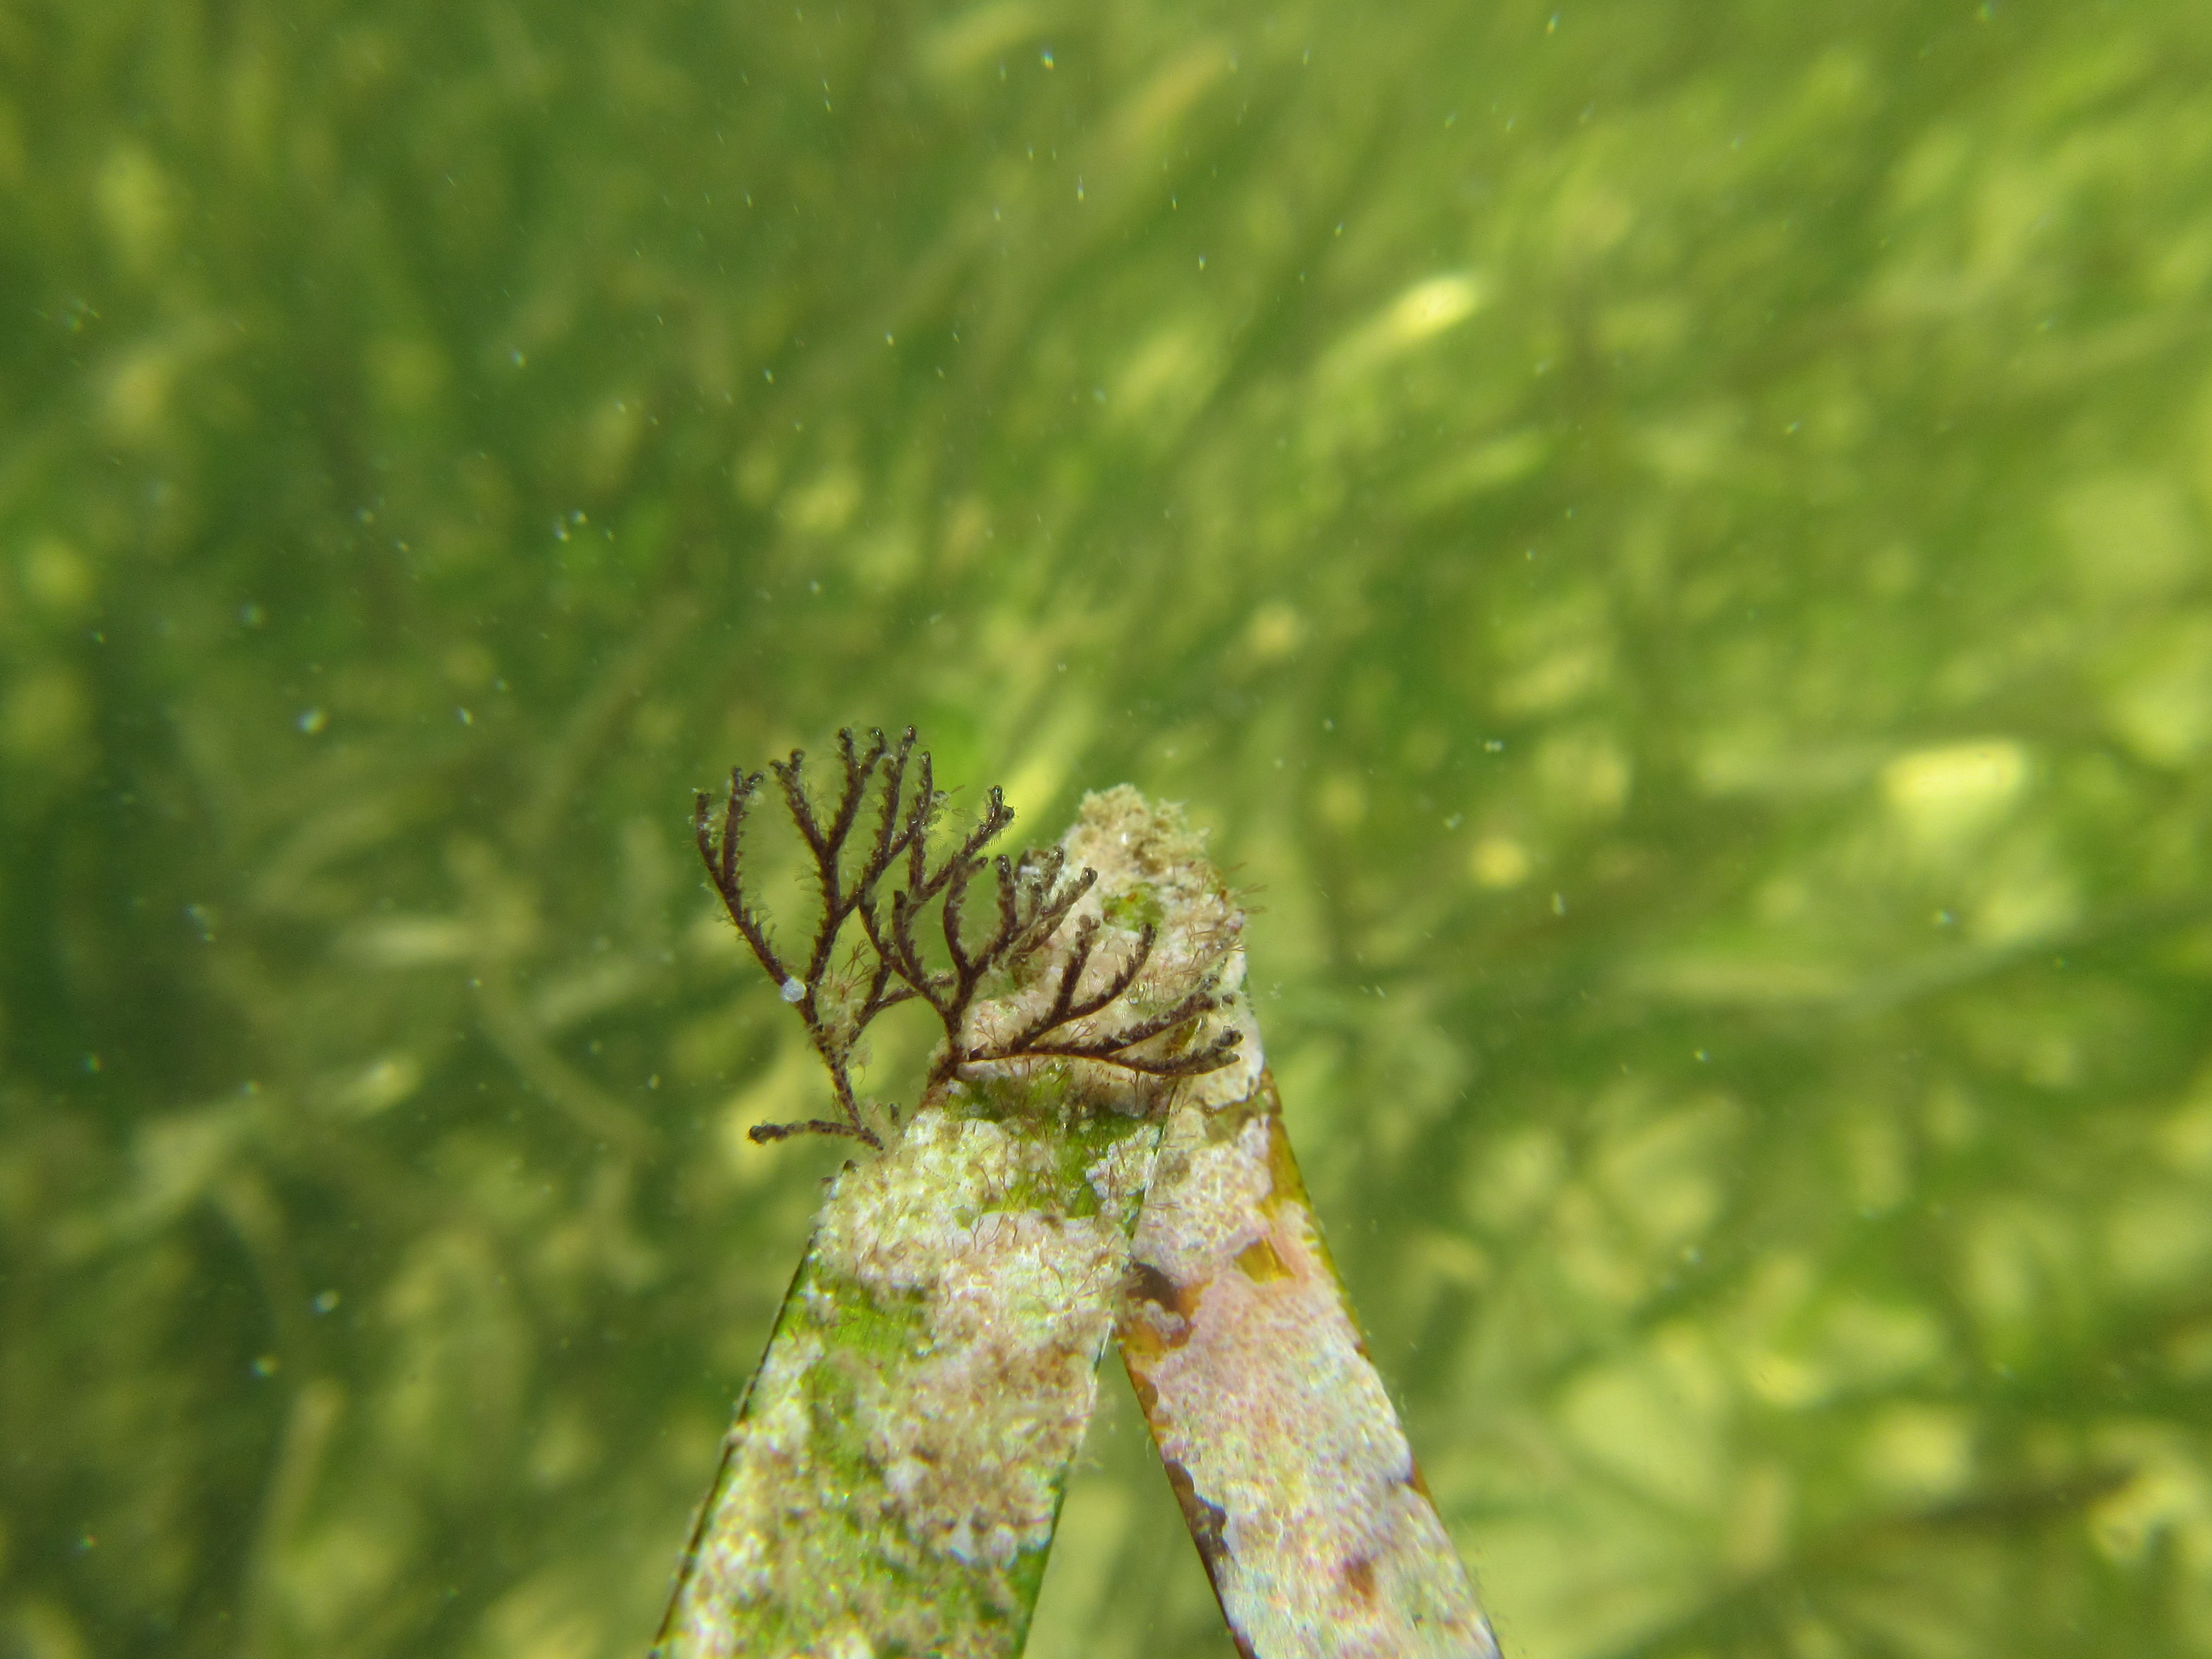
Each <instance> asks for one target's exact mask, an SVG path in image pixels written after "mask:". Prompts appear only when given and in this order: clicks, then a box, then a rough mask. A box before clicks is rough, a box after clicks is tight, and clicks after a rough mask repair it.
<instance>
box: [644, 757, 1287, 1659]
mask: <svg viewBox="0 0 2212 1659" xmlns="http://www.w3.org/2000/svg"><path fill="white" fill-rule="evenodd" d="M1065 846H1066V851H1067V855H1068V862H1069V864H1070V865H1071V866H1075V865H1082V866H1089V867H1091V868H1093V869H1096V870H1097V871H1098V872H1099V874H1098V879H1097V882H1096V883H1095V884H1093V885H1092V887H1091V889H1090V890H1088V891H1087V892H1085V894H1084V895H1083V896H1082V898H1081V901H1080V902H1079V905H1078V906H1077V907H1076V908H1075V909H1073V911H1071V913H1070V915H1069V919H1068V925H1067V926H1066V927H1062V928H1061V929H1060V932H1059V933H1057V934H1056V935H1055V936H1054V938H1053V939H1051V940H1050V941H1049V942H1048V943H1047V944H1046V945H1044V946H1043V947H1042V948H1041V949H1039V950H1037V951H1035V952H1034V953H1033V954H1032V956H1031V957H1030V958H1029V959H1028V960H1026V961H1025V962H1024V963H1021V964H1020V965H1019V966H1018V968H1017V969H1012V970H1009V972H1008V973H1007V974H1006V976H1005V979H1004V981H1003V982H1000V983H996V984H993V985H991V986H990V987H989V989H991V990H992V991H993V992H994V993H995V995H994V996H988V997H986V998H984V999H982V1000H979V1001H978V1002H977V1003H976V1004H975V1006H974V1007H973V1009H972V1010H971V1011H970V1012H969V1021H970V1024H971V1030H975V1031H978V1032H981V1033H983V1034H984V1036H981V1037H979V1038H978V1039H976V1042H975V1048H977V1049H979V1050H980V1049H982V1048H987V1040H988V1034H989V1033H990V1032H992V1031H994V1030H998V1031H1017V1032H1018V1031H1020V1030H1024V1029H1025V1028H1026V1027H1027V1026H1029V1025H1032V1024H1035V1022H1036V1018H1037V1013H1038V1010H1039V1009H1040V1008H1041V1007H1042V1009H1044V1010H1045V1011H1046V1012H1051V1011H1052V1009H1053V1007H1054V997H1055V995H1056V994H1058V991H1057V987H1058V986H1059V985H1060V984H1061V983H1062V982H1064V981H1066V980H1067V979H1068V978H1070V977H1071V976H1070V975H1066V973H1065V971H1064V970H1065V969H1066V968H1067V965H1068V963H1069V962H1070V961H1071V959H1073V953H1074V952H1076V951H1078V950H1079V949H1083V948H1087V949H1088V950H1089V951H1090V952H1091V957H1090V960H1089V963H1088V965H1086V964H1085V962H1084V961H1082V960H1080V959H1076V966H1077V967H1078V968H1079V969H1084V972H1083V974H1082V975H1075V976H1073V978H1074V980H1075V982H1077V983H1079V984H1084V983H1089V982H1091V977H1090V976H1094V975H1099V974H1100V973H1102V972H1104V973H1113V972H1115V971H1119V970H1118V969H1116V968H1115V966H1114V964H1116V963H1121V964H1127V963H1136V964H1137V969H1136V971H1134V972H1133V973H1132V974H1131V975H1129V981H1130V982H1129V984H1128V986H1127V991H1126V993H1125V994H1124V996H1123V997H1122V998H1121V1001H1124V1002H1126V1003H1127V1005H1128V1006H1126V1007H1121V1006H1117V1007H1116V1008H1115V1009H1114V1010H1111V1011H1103V1010H1102V1012H1101V1014H1100V1016H1099V1018H1098V1019H1097V1021H1095V1022H1091V1025H1095V1026H1096V1027H1097V1028H1098V1029H1102V1030H1103V1029H1107V1028H1108V1027H1109V1024H1110V1027H1111V1029H1112V1030H1116V1031H1120V1032H1124V1033H1126V1032H1127V1030H1131V1029H1139V1030H1141V1029H1143V1026H1144V1024H1145V1022H1146V1020H1147V1019H1148V1018H1152V1016H1153V1012H1154V1011H1155V1010H1163V1009H1164V1010H1167V1011H1169V1012H1174V1011H1176V1010H1179V1009H1181V1008H1182V1007H1184V1006H1186V1005H1187V1004H1188V1001H1189V1000H1190V998H1191V997H1192V996H1193V995H1194V994H1198V993H1202V994H1203V995H1204V997H1205V998H1206V1006H1204V1007H1203V1008H1202V1009H1201V1010H1200V1012H1199V1013H1198V1014H1197V1015H1196V1016H1195V1017H1193V1018H1185V1019H1183V1020H1182V1021H1181V1022H1180V1023H1178V1024H1175V1025H1172V1026H1170V1025H1162V1026H1161V1027H1160V1029H1159V1030H1158V1034H1157V1035H1156V1036H1148V1037H1146V1038H1144V1039H1143V1041H1142V1042H1141V1043H1140V1045H1139V1049H1138V1052H1139V1054H1142V1055H1144V1056H1146V1057H1151V1056H1154V1055H1164V1056H1166V1057H1168V1058H1170V1059H1171V1058H1172V1057H1173V1055H1174V1054H1176V1053H1178V1052H1190V1051H1191V1050H1193V1049H1194V1048H1198V1047H1200V1046H1201V1045H1205V1044H1208V1043H1211V1042H1214V1041H1216V1040H1217V1039H1218V1037H1220V1036H1222V1035H1223V1034H1224V1033H1225V1032H1227V1031H1229V1030H1235V1029H1240V1028H1241V1027H1243V1026H1247V1025H1249V1017H1248V1016H1246V1015H1244V1014H1243V1012H1242V1008H1243V1004H1242V1000H1241V999H1237V998H1235V997H1234V995H1233V993H1234V990H1235V987H1236V986H1237V982H1238V981H1239V980H1240V979H1241V975H1242V966H1243V964H1242V959H1241V957H1240V956H1239V955H1238V953H1237V933H1238V928H1239V926H1240V923H1241V917H1240V916H1239V915H1238V914H1237V910H1236V908H1235V905H1234V903H1233V902H1231V899H1230V898H1229V896H1228V895H1227V892H1226V890H1225V889H1224V888H1223V886H1222V884H1221V882H1220V878H1219V877H1218V875H1217V874H1215V872H1213V871H1212V867H1211V866H1210V865H1208V864H1207V863H1206V861H1205V859H1204V856H1203V850H1202V845H1201V843H1200V840H1199V838H1198V837H1197V836H1194V835H1193V834H1192V833H1191V832H1190V831H1189V830H1188V829H1186V828H1185V827H1184V826H1183V824H1182V821H1181V818H1180V817H1179V815H1177V814H1176V813H1175V812H1174V811H1172V809H1160V808H1154V807H1152V806H1151V805H1149V804H1147V803H1146V802H1145V801H1144V800H1143V799H1142V798H1141V797H1139V796H1138V795H1137V794H1136V793H1135V792H1134V791H1133V790H1127V789H1123V790H1116V791H1114V792H1112V793H1109V795H1106V796H1094V797H1091V799H1088V800H1086V801H1085V806H1084V812H1083V816H1082V818H1081V820H1080V821H1079V823H1078V825H1077V827H1076V828H1075V829H1073V830H1072V831H1071V832H1070V834H1069V836H1068V837H1067V839H1066V843H1065ZM1085 918H1089V919H1090V921H1089V924H1088V926H1087V927H1085V926H1084V925H1083V924H1084V923H1085ZM1071 1024H1072V1026H1073V1030H1074V1033H1075V1037H1076V1039H1078V1040H1080V1039H1081V1038H1082V1037H1083V1036H1084V1033H1085V1030H1088V1029H1090V1026H1087V1025H1086V1024H1085V1022H1083V1021H1080V1020H1079V1021H1075V1022H1072V1023H1071ZM1223 1069H1227V1070H1231V1071H1233V1070H1236V1069H1237V1066H1235V1065H1234V1064H1233V1063H1232V1065H1231V1066H1230V1067H1228V1068H1223ZM1219 1075H1220V1072H1219V1071H1216V1072H1215V1073H1208V1074H1204V1075H1198V1076H1183V1077H1176V1076H1163V1075H1154V1074H1152V1073H1146V1072H1143V1071H1139V1070H1134V1069H1131V1068H1128V1067H1121V1066H1112V1065H1108V1064H1098V1063H1093V1062H1091V1061H1088V1060H1081V1059H1073V1060H1055V1059H1040V1058H1037V1057H1035V1056H1033V1055H1029V1054H1024V1055H1023V1056H1022V1057H1020V1058H1019V1059H1016V1060H1007V1061H1004V1062H994V1063H987V1064H980V1065H976V1066H972V1067H967V1068H963V1070H962V1072H961V1073H959V1074H958V1075H957V1076H955V1077H953V1078H951V1079H950V1080H949V1081H948V1082H947V1084H946V1085H945V1087H944V1088H943V1089H942V1090H941V1091H939V1092H938V1093H937V1094H936V1095H935V1096H934V1097H932V1098H931V1099H929V1100H927V1102H926V1103H924V1104H923V1105H922V1106H921V1108H920V1109H917V1110H916V1111H915V1113H914V1115H913V1116H912V1117H911V1119H910V1120H908V1122H907V1124H906V1126H905V1127H904V1128H903V1130H902V1132H900V1133H898V1134H896V1137H895V1138H893V1139H891V1140H890V1144H889V1146H887V1148H886V1150H885V1151H884V1153H883V1154H882V1155H881V1156H880V1157H864V1158H860V1159H859V1160H857V1161H855V1162H854V1163H853V1164H848V1166H847V1167H846V1168H845V1170H843V1171H842V1173H841V1174H840V1175H839V1176H838V1177H837V1178H836V1181H835V1182H834V1183H833V1184H832V1186H831V1188H830V1192H829V1197H828V1199H827V1200H826V1201H825V1203H824V1205H823V1210H822V1212H821V1214H820V1216H819V1217H818V1218H817V1225H816V1229H815V1234H814V1237H813V1240H812V1243H811V1246H810V1248H809V1249H808V1252H807V1255H806V1258H805V1261H804V1263H803V1264H802V1265H801V1267H800V1269H799V1275H798V1277H797V1279H795V1280H794V1281H793V1286H792V1289H791V1292H790V1294H789V1295H788V1296H787V1297H786V1298H785V1303H784V1306H783V1310H782V1311H781V1315H780V1316H779V1318H778V1321H777V1325H776V1328H775V1334H774V1335H773V1336H772V1337H771V1339H770V1342H769V1352H768V1355H767V1357H766V1358H765V1359H764V1360H763V1364H762V1367H761V1370H760V1372H759V1374H758V1376H757V1378H756V1379H755V1383H754V1385H753V1387H752V1389H751V1390H750V1395H749V1396H748V1398H747V1400H746V1401H745V1403H744V1407H742V1408H741V1411H740V1414H739V1417H738V1422H737V1423H736V1424H735V1425H734V1426H733V1427H732V1431H731V1433H730V1437H729V1439H728V1442H727V1443H726V1455H725V1460H724V1467H723V1470H722V1474H721V1475H720V1479H719V1480H718V1481H717V1483H716V1486H715V1488H714V1492H712V1493H711V1494H710V1496H709V1498H708V1505H707V1509H706V1511H705V1513H704V1515H703V1516H702V1522H701V1525H700V1528H699V1531H698V1534H697V1536H696V1540H695V1541H694V1546H693V1549H692V1553H691V1556H690V1561H689V1564H688V1566H687V1568H686V1570H685V1571H684V1574H683V1576H682V1577H681V1579H680V1582H679V1584H678V1591H677V1595H676V1598H675V1602H674V1605H673V1607H671V1613H670V1617H669V1620H668V1623H667V1625H666V1626H665V1628H664V1631H663V1632H662V1638H661V1644H660V1646H659V1649H658V1652H659V1653H661V1654H663V1655H666V1656H671V1659H673V1656H678V1655H682V1656H686V1659H689V1656H695V1655H696V1656H714V1659H738V1656H754V1655H759V1656H769V1655H775V1656H787V1655H788V1656H797V1655H826V1654H832V1653H836V1654H854V1655H859V1654H881V1655H885V1656H888V1655H890V1654H894V1653H900V1654H913V1655H921V1654H928V1655H944V1656H947V1659H1001V1656H1004V1659H1011V1656H1012V1655H1015V1654H1017V1653H1018V1652H1019V1651H1020V1649H1021V1644H1022V1641H1023V1638H1024V1634H1025V1632H1026V1629H1027V1626H1028V1622H1029V1616H1030V1609H1031V1607H1033V1605H1034V1603H1035V1600H1036V1589H1037V1585H1038V1583H1039V1581H1040V1580H1041V1578H1042V1566H1043V1559H1044V1553H1045V1551H1046V1550H1047V1548H1048V1547H1049V1545H1050V1542H1051V1539H1052V1532H1053V1527H1054V1522H1055V1520H1056V1518H1057V1515H1058V1510H1059V1505H1060V1495H1061V1492H1062V1489H1063V1486H1064V1483H1065V1480H1066V1470H1067V1466H1068V1464H1069V1462H1071V1460H1072V1459H1073V1455H1074V1454H1075V1452H1076V1450H1077V1449H1078V1448H1079V1445H1080V1443H1081V1439H1082V1435H1083V1430H1084V1426H1085V1423H1086V1422H1087V1421H1088V1419H1089V1418H1090V1415H1091V1409H1092V1407H1093V1406H1094V1404H1095V1402H1096V1399H1097V1361H1098V1358H1099V1355H1100V1353H1101V1352H1103V1346H1104V1344H1105V1341H1106V1340H1107V1338H1108V1336H1109V1334H1111V1331H1112V1328H1113V1321H1114V1316H1115V1308H1116V1305H1117V1301H1118V1297H1119V1295H1120V1291H1121V1286H1122V1285H1123V1284H1124V1283H1125V1282H1126V1280H1127V1274H1128V1267H1129V1233H1130V1229H1131V1226H1132V1225H1133V1220H1134V1218H1135V1215H1136V1212H1137V1210H1138V1207H1139V1204H1140V1203H1141V1201H1142V1199H1143V1195H1144V1194H1145V1192H1146V1188H1147V1186H1148V1183H1149V1182H1150V1181H1151V1179H1152V1165H1153V1159H1154V1154H1155V1152H1156V1149H1157V1147H1158V1139H1159V1133H1160V1129H1161V1126H1162V1124H1163V1123H1164V1121H1165V1119H1166V1116H1167V1114H1168V1111H1169V1109H1170V1104H1171V1103H1172V1102H1173V1101H1174V1100H1176V1099H1177V1098H1179V1097H1180V1093H1181V1091H1206V1089H1207V1087H1208V1086H1209V1085H1214V1084H1215V1080H1216V1078H1217V1077H1218V1076H1219ZM1206 1097H1208V1098H1211V1096H1210V1095H1208V1096H1206Z"/></svg>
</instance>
